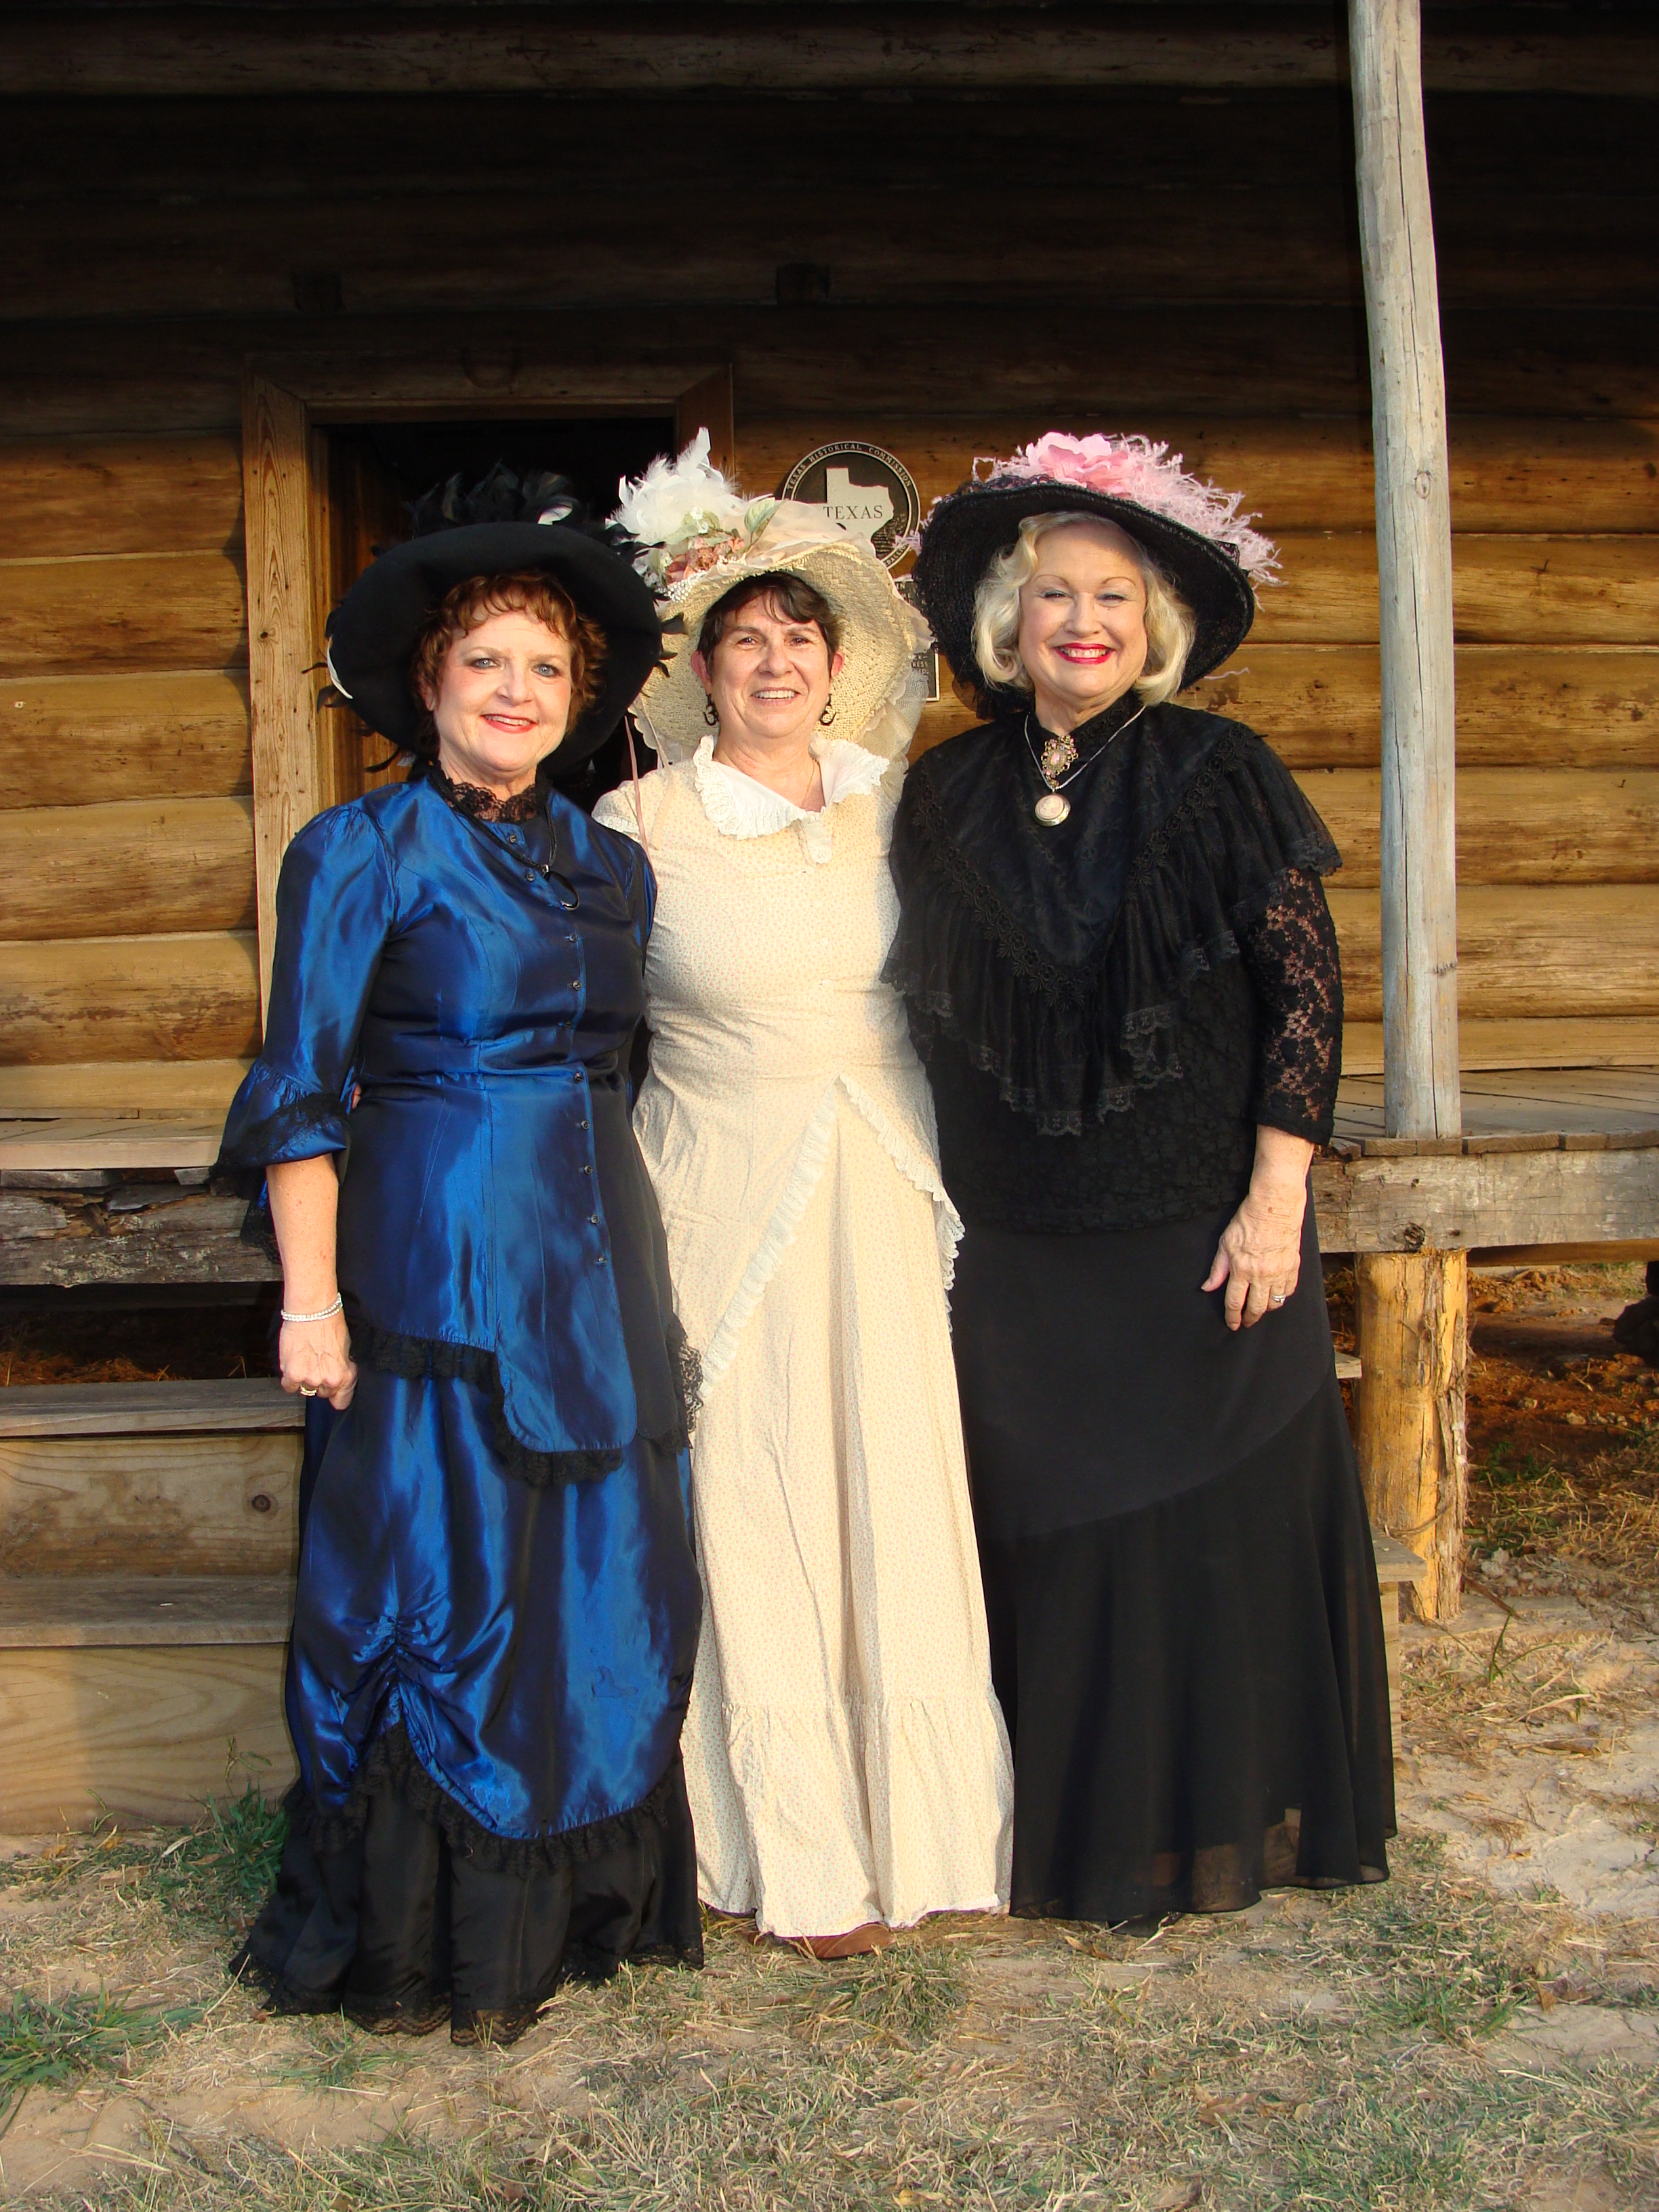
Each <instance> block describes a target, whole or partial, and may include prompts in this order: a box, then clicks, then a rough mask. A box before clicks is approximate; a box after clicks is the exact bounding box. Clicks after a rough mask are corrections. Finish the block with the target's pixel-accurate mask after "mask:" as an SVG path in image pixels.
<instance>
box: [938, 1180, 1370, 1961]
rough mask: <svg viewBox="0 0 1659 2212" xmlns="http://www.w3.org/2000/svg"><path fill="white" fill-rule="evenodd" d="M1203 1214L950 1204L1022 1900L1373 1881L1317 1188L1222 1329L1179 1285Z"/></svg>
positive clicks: (1078, 1909)
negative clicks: (1301, 1220)
mask: <svg viewBox="0 0 1659 2212" xmlns="http://www.w3.org/2000/svg"><path fill="white" fill-rule="evenodd" d="M1227 1218H1228V1216H1227V1215H1225V1214H1223V1215H1221V1216H1219V1217H1217V1218H1204V1219H1202V1220H1199V1221H1187V1222H1179V1223H1174V1224H1168V1225H1160V1226H1159V1227H1157V1228H1153V1229H1145V1230H1132V1231H1118V1232H1110V1233H1100V1234H1085V1235H1081V1236H1028V1235H1020V1234H1016V1233H1011V1232H1008V1231H996V1230H987V1229H981V1228H978V1227H975V1226H973V1225H970V1226H969V1231H968V1234H967V1236H966V1237H965V1238H964V1240H963V1246H962V1249H961V1252H960V1255H959V1256H958V1261H957V1280H956V1287H955V1290H954V1292H953V1294H952V1299H951V1309H952V1324H953V1331H954V1336H955V1344H956V1354H957V1376H958V1381H959V1383H960V1388H961V1394H962V1401H963V1425H964V1428H965V1430H966V1432H967V1437H968V1448H969V1468H970V1473H971V1477H972V1481H973V1491H974V1503H975V1519H976V1522H977V1525H978V1530H979V1539H980V1556H981V1567H982V1571H983V1574H984V1578H985V1595H986V1607H987V1615H988V1618H989V1621H990V1630H991V1658H992V1669H993V1674H994V1679H995V1683H996V1688H997V1693H998V1695H999V1697H1000V1699H1001V1701H1002V1707H1003V1711H1004V1713H1005V1714H1006V1717H1007V1722H1008V1728H1009V1733H1010V1735H1011V1737H1012V1741H1013V1745H1014V1791H1015V1800H1014V1866H1013V1891H1012V1910H1013V1911H1016V1912H1018V1913H1025V1914H1039V1915H1051V1916H1054V1917H1062V1918H1073V1919H1082V1920H1096V1921H1107V1922H1116V1921H1123V1920H1132V1919H1139V1918H1143V1917H1150V1916H1155V1915H1158V1914H1162V1913H1166V1912H1179V1911H1233V1910H1236V1909H1237V1908H1239V1907H1241V1906H1243V1905H1249V1904H1252V1903H1253V1902H1254V1901H1255V1899H1256V1897H1257V1896H1258V1895H1259V1893H1261V1890H1262V1889H1263V1888H1264V1887H1274V1886H1278V1885H1281V1884H1292V1883H1294V1884H1300V1885H1304V1886H1336V1885H1340V1884H1344V1883H1350V1882H1359V1881H1383V1880H1385V1879H1386V1877H1387V1873H1388V1862H1387V1854H1386V1848H1385V1846H1386V1841H1387V1838H1389V1836H1391V1835H1392V1834H1393V1832H1394V1781H1393V1756H1392V1746H1391V1743H1390V1739H1389V1703H1388V1676H1387V1669H1386V1662H1385V1657H1384V1651H1383V1617H1382V1609H1381V1605H1380V1601H1379V1598H1378V1593H1377V1583H1376V1565H1375V1562H1374V1559H1373V1558H1372V1553H1371V1545H1370V1528H1369V1525H1368V1522H1367V1517H1366V1513H1365V1508H1364V1498H1363V1495H1362V1493H1361V1491H1360V1486H1359V1478H1358V1468H1357V1467H1356V1465H1355V1462H1354V1456H1353V1448H1352V1442H1351V1440H1350V1437H1349V1434H1348V1427H1347V1422H1346V1417H1345V1415H1344V1413H1343V1407H1342V1400H1341V1393H1340V1389H1339V1387H1338V1384H1337V1381H1336V1372H1335V1364H1334V1358H1333V1355H1332V1349H1331V1340H1330V1330H1329V1327H1328V1322H1327V1321H1326V1318H1325V1306H1324V1289H1323V1283H1322V1275H1321V1270H1320V1264H1319V1253H1318V1247H1317V1244H1316V1241H1315V1237H1314V1232H1313V1225H1312V1209H1311V1207H1310V1210H1309V1220H1308V1225H1307V1228H1306V1231H1305V1232H1304V1249H1303V1264H1302V1273H1301V1279H1300V1281H1299V1283H1298V1285H1297V1291H1296V1292H1295V1294H1294V1296H1293V1297H1291V1299H1290V1300H1289V1301H1287V1303H1286V1304H1285V1307H1284V1308H1282V1309H1281V1310H1279V1312H1277V1313H1274V1314H1271V1315H1269V1316H1266V1317H1265V1318H1264V1319H1263V1320H1262V1321H1261V1322H1258V1323H1257V1324H1256V1326H1255V1328H1250V1329H1247V1330H1241V1331H1239V1332H1237V1333H1236V1334H1235V1333H1233V1332H1230V1331H1229V1330H1228V1329H1227V1328H1226V1327H1225V1322H1224V1321H1223V1319H1222V1315H1221V1304H1222V1296H1221V1293H1220V1292H1213V1293H1211V1294H1209V1295H1208V1296H1206V1295H1204V1294H1203V1293H1201V1292H1200V1291H1199V1288H1198V1285H1199V1284H1200V1282H1201V1281H1202V1280H1203V1279H1204V1277H1205V1275H1206V1273H1207V1272H1208V1269H1209V1266H1210V1261H1211V1259H1212V1256H1213V1255H1214V1252H1215V1249H1216V1243H1217V1241H1218V1237H1219V1234H1220V1231H1221V1230H1222V1228H1223V1227H1225V1223H1226V1219H1227Z"/></svg>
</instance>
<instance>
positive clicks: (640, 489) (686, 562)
mask: <svg viewBox="0 0 1659 2212" xmlns="http://www.w3.org/2000/svg"><path fill="white" fill-rule="evenodd" d="M617 490H618V494H619V504H618V506H617V511H616V514H615V516H614V517H613V518H612V519H613V520H615V521H617V522H619V523H620V524H621V525H622V526H623V528H624V529H625V530H626V531H627V532H629V536H630V537H633V538H637V539H638V540H639V541H640V544H641V552H640V555H639V556H638V558H637V559H636V561H635V567H636V568H638V569H639V571H640V574H641V575H642V576H643V577H645V579H646V580H647V582H648V583H649V584H650V585H651V586H652V588H653V591H654V592H656V594H657V598H658V603H659V611H661V613H662V615H663V617H664V619H665V621H667V620H668V619H670V618H671V617H673V616H678V617H679V618H680V628H679V630H678V634H671V635H668V636H667V637H665V639H664V641H663V643H664V647H665V651H666V653H667V654H668V659H667V663H666V665H665V666H662V667H659V668H657V669H655V670H654V671H653V672H652V674H651V676H650V678H648V679H647V683H646V686H645V689H644V690H643V691H642V692H641V694H640V696H639V700H638V702H636V704H635V710H634V711H635V715H636V716H637V718H638V720H639V721H640V723H641V726H642V727H643V729H644V731H645V733H646V735H647V738H649V739H650V741H651V743H652V744H653V746H654V747H655V749H656V750H657V751H658V752H659V754H660V755H661V756H662V757H663V758H664V759H665V760H668V761H679V760H689V759H690V757H691V756H692V754H693V753H695V752H696V750H697V747H698V745H699V744H700V743H701V742H702V738H704V737H705V736H706V734H707V732H708V723H707V721H706V720H705V719H704V714H703V708H704V706H705V704H706V703H707V695H706V694H705V692H704V690H703V688H702V684H701V683H700V682H699V680H698V678H697V673H696V670H695V669H694V668H693V667H692V665H691V654H692V651H693V649H694V647H696V641H697V633H698V631H699V630H700V629H702V619H703V617H704V616H705V615H706V614H707V613H708V610H709V608H710V607H712V606H713V605H714V602H715V601H716V600H717V599H724V597H725V596H726V592H729V591H730V590H731V589H732V586H733V585H734V584H738V583H741V582H742V580H744V577H745V576H759V575H765V574H769V573H780V572H781V573H782V574H789V575H799V576H800V577H802V578H803V579H804V580H805V581H806V582H807V583H809V584H811V586H812V588H813V589H814V590H815V591H817V592H821V593H822V594H823V597H824V598H825V599H828V601H829V604H830V605H831V606H832V607H833V608H834V609H835V611H836V616H837V617H838V619H839V622H840V625H841V648H842V654H843V656H844V663H843V665H842V671H841V673H840V675H839V676H837V677H836V683H835V692H834V697H835V704H836V732H835V733H836V736H837V737H838V738H849V739H850V740H851V741H852V743H853V744H857V745H861V746H862V747H863V748H864V750H866V752H871V753H875V754H877V755H878V757H880V758H882V759H884V760H895V759H896V758H898V757H899V756H900V755H902V753H904V752H906V751H908V749H909V744H910V740H911V738H913V737H914V736H915V727H916V718H917V716H918V715H919V714H920V713H921V704H922V699H923V696H924V690H925V687H924V685H923V683H922V680H921V676H920V674H919V673H918V671H917V670H916V666H915V660H916V655H917V654H918V653H921V651H922V649H923V648H924V647H926V646H927V642H928V634H927V624H926V623H924V622H923V621H922V619H921V616H920V615H918V614H917V613H916V612H915V610H914V608H912V607H910V606H909V605H907V604H906V602H905V601H904V600H903V599H901V598H900V596H899V594H898V592H896V590H895V588H894V586H893V580H892V578H891V577H890V575H889V574H888V573H887V571H886V569H885V568H884V567H883V566H882V564H881V562H879V561H878V559H877V558H876V556H875V555H874V554H873V553H872V551H871V550H870V547H869V545H868V544H866V541H865V540H864V539H863V538H860V537H859V536H858V535H857V534H856V533H855V532H852V531H849V530H847V529H845V528H844V527H843V526H842V524H840V523H838V522H834V521H832V520H830V518H829V516H828V515H827V514H826V513H824V512H823V508H822V507H809V506H807V505H806V504H805V502H803V501H799V500H777V499H752V500H751V499H745V498H744V495H743V494H742V493H741V492H740V491H739V490H738V488H737V486H736V485H735V484H734V483H732V482H731V481H730V480H729V479H728V478H727V477H725V476H723V475H722V474H721V472H720V470H718V469H717V468H716V467H715V466H714V464H713V463H712V461H711V460H710V459H709V458H708V431H707V430H699V431H698V433H697V435H696V437H695V438H694V439H693V440H692V441H691V443H690V445H689V446H688V447H686V448H685V451H684V453H681V454H680V455H679V456H678V458H677V459H674V460H671V461H670V460H665V459H659V460H655V461H653V463H652V464H651V465H650V467H649V468H648V469H647V471H646V472H645V474H644V475H643V476H642V477H638V478H636V479H635V482H633V483H629V482H628V481H627V480H626V479H625V478H624V479H623V483H621V484H619V485H618V487H617Z"/></svg>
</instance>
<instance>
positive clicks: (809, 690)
mask: <svg viewBox="0 0 1659 2212" xmlns="http://www.w3.org/2000/svg"><path fill="white" fill-rule="evenodd" d="M691 665H692V666H693V667H694V668H695V669H696V671H697V675H698V678H699V679H700V681H701V682H702V688H703V690H705V691H707V692H708V696H709V697H710V699H712V700H713V701H714V712H715V713H716V714H718V715H719V716H720V738H721V740H722V742H724V743H731V742H734V741H735V742H738V743H741V744H750V745H759V746H765V747H768V748H775V749H780V750H788V749H790V748H792V747H793V746H796V745H805V744H806V743H807V742H808V741H809V740H810V739H811V737H812V735H813V733H814V732H815V731H816V730H817V724H818V717H819V715H820V714H823V709H824V705H825V702H826V701H827V700H828V699H829V687H830V685H831V684H833V683H834V682H835V680H836V677H837V676H839V675H840V673H841V671H842V655H841V654H840V653H836V656H835V658H834V659H831V658H830V654H829V646H828V645H827V644H826V642H825V641H824V635H823V631H822V630H821V629H819V628H818V626H817V623H815V622H797V621H795V620H794V618H793V617H792V616H790V615H787V614H786V613H785V612H784V611H783V610H782V608H781V606H780V605H778V603H777V601H776V600H775V599H771V598H769V597H767V596H765V595H763V594H762V593H760V592H757V594H756V595H755V597H754V598H753V599H750V601H749V602H748V604H747V605H744V606H741V607H739V608H738V610H737V611H736V612H735V614H733V615H732V616H730V617H728V618H727V621H726V629H725V631H724V632H723V634H722V635H721V637H720V643H719V644H718V645H717V646H716V647H714V654H713V657H712V659H708V660H705V659H704V658H703V656H702V653H693V654H692V656H691Z"/></svg>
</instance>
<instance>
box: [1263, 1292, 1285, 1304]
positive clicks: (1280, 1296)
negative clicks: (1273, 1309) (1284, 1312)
mask: <svg viewBox="0 0 1659 2212" xmlns="http://www.w3.org/2000/svg"><path fill="white" fill-rule="evenodd" d="M1284 1303H1285V1293H1284V1291H1273V1292H1272V1293H1271V1294H1270V1296H1269V1297H1268V1299H1267V1304H1269V1305H1270V1306H1282V1305H1283V1304H1284Z"/></svg>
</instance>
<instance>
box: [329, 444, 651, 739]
mask: <svg viewBox="0 0 1659 2212" xmlns="http://www.w3.org/2000/svg"><path fill="white" fill-rule="evenodd" d="M413 513H414V521H415V529H416V535H415V536H414V537H413V538H410V541H409V542H408V544H404V545H394V546H392V549H391V550H389V551H388V552H385V553H382V554H381V555H380V556H379V557H378V559H376V560H374V562H371V563H370V565H369V566H368V568H365V569H364V571H363V573H362V575H361V576H359V577H358V579H357V580H356V583H355V584H354V585H353V586H352V587H351V589H350V590H349V592H347V593H346V595H345V597H344V599H342V600H341V602H340V604H339V605H338V606H337V607H336V609H335V610H334V612H333V613H332V614H331V616H330V617H329V620H328V672H329V675H330V678H331V680H332V682H333V685H334V689H335V690H336V691H337V692H338V693H339V694H340V696H342V697H343V699H345V700H347V701H349V703H350V706H351V708H352V710H353V711H354V713H356V714H360V715H361V716H362V719H363V720H364V721H365V722H367V723H368V726H369V727H370V728H371V729H374V730H378V731H379V732H380V734H381V736H382V737H385V738H390V739H391V741H392V744H395V745H408V744H411V743H412V742H413V741H414V740H415V739H416V738H417V737H418V736H419V734H420V732H421V731H422V728H423V727H424V726H425V724H426V718H427V709H426V708H425V706H424V705H423V704H422V702H421V700H420V699H419V698H418V697H417V696H416V692H415V688H414V685H413V684H412V683H411V682H410V672H409V671H410V659H412V658H413V655H414V652H415V647H416V642H417V641H418V640H419V637H420V635H421V629H422V625H423V624H424V623H425V622H426V619H427V617H428V615H429V614H431V612H432V611H433V610H434V608H435V607H437V606H439V605H441V603H442V601H443V599H444V598H445V596H446V594H447V593H448V592H451V591H453V589H454V587H455V586H456V585H457V584H465V583H467V582H470V581H471V579H472V578H473V577H475V576H503V575H522V574H530V573H533V572H538V571H539V572H541V573H543V574H546V575H549V576H550V577H552V578H553V580H555V582H556V583H557V584H558V585H559V586H561V587H562V589H563V590H564V591H565V592H568V595H569V597H570V599H571V602H572V604H573V605H574V607H575V608H576V610H577V611H578V613H580V614H584V615H586V617H588V619H589V620H590V621H591V622H593V623H597V624H598V625H599V629H601V630H602V631H603V632H604V633H605V662H604V665H603V666H602V668H601V669H600V671H599V688H598V689H597V690H596V691H595V692H594V695H593V696H592V699H591V700H590V701H589V702H588V703H587V705H586V707H585V708H583V709H582V711H581V713H580V714H579V715H577V716H576V718H575V720H574V721H573V722H572V723H571V726H570V727H569V728H568V730H567V731H566V732H565V734H564V738H563V740H562V743H561V744H559V746H558V747H557V749H556V754H555V755H554V758H556V762H557V764H558V772H559V774H560V775H563V773H564V772H565V770H566V769H567V768H574V767H576V766H578V765H579V764H580V763H581V762H582V761H584V760H586V758H587V757H588V756H589V754H590V753H592V752H594V751H596V750H598V748H599V746H600V745H602V744H604V743H605V739H606V738H608V737H609V736H610V734H611V731H612V730H614V729H615V728H616V726H617V723H618V722H619V721H621V720H622V717H623V710H624V709H625V708H627V707H628V706H629V704H630V703H631V702H632V701H633V700H634V699H635V697H636V696H637V695H638V692H639V690H640V686H641V684H643V683H644V682H645V679H646V678H647V676H648V675H649V674H650V673H651V671H652V670H653V668H654V667H655V665H656V664H657V661H658V659H659V658H660V656H661V653H662V625H661V623H659V620H658V618H657V610H656V604H655V602H654V600H653V598H652V596H651V592H650V588H649V586H647V584H646V583H645V582H644V581H643V580H642V579H641V577H640V576H639V575H638V574H636V572H635V568H634V565H633V561H632V558H631V555H632V553H633V551H634V550H635V549H634V547H633V545H632V541H631V540H630V539H629V538H628V537H627V535H626V533H625V532H622V531H619V530H617V528H616V527H615V526H612V525H610V524H605V523H600V522H596V521H592V520H590V519H589V518H588V517H587V515H586V513H585V511H584V510H583V508H582V507H581V505H580V501H578V500H577V499H576V498H575V496H574V493H573V492H572V491H571V489H570V487H569V485H568V483H566V482H565V480H564V479H563V478H562V477H549V476H540V477H532V478H527V479H524V480H521V479H520V478H519V477H516V476H514V475H513V471H511V470H510V469H506V468H501V467H497V468H496V469H495V470H493V471H491V473H490V474H489V476H488V477H486V478H485V479H484V481H483V483H481V484H480V485H478V487H477V489H476V490H474V491H472V492H471V493H463V492H462V490H461V489H460V485H459V479H454V478H452V480H451V481H450V482H449V483H447V484H446V485H443V486H442V487H441V488H440V489H438V490H436V491H434V492H428V494H427V495H426V497H425V498H424V499H422V501H419V502H418V503H417V505H416V507H415V509H414V510H413Z"/></svg>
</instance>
